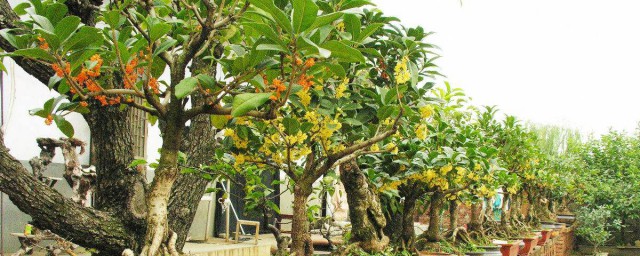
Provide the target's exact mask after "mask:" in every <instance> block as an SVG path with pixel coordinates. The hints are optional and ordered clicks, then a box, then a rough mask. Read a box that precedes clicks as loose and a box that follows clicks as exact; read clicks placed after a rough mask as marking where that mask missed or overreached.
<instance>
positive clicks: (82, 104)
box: [80, 101, 89, 107]
mask: <svg viewBox="0 0 640 256" xmlns="http://www.w3.org/2000/svg"><path fill="white" fill-rule="evenodd" d="M80 106H82V107H87V106H89V103H87V102H86V101H81V102H80Z"/></svg>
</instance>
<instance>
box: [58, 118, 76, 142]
mask: <svg viewBox="0 0 640 256" xmlns="http://www.w3.org/2000/svg"><path fill="white" fill-rule="evenodd" d="M53 120H54V121H55V122H56V126H58V129H60V131H61V132H62V133H64V135H65V136H67V137H69V138H73V133H74V131H73V126H72V125H71V123H69V121H67V120H66V119H64V117H62V116H59V115H54V116H53Z"/></svg>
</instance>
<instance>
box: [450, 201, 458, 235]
mask: <svg viewBox="0 0 640 256" xmlns="http://www.w3.org/2000/svg"><path fill="white" fill-rule="evenodd" d="M456 228H458V201H457V200H454V201H449V230H452V231H453V230H455V229H456Z"/></svg>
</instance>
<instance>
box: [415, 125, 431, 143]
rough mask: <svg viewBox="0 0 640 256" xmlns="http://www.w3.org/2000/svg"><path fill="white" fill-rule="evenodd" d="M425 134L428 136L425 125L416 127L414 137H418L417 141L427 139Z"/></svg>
mask: <svg viewBox="0 0 640 256" xmlns="http://www.w3.org/2000/svg"><path fill="white" fill-rule="evenodd" d="M427 134H428V130H427V126H426V125H425V124H419V125H418V126H417V127H416V137H418V139H421V140H425V139H427Z"/></svg>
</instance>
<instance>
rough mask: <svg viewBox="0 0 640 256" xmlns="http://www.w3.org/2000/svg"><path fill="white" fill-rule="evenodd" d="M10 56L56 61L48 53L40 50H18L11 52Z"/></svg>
mask: <svg viewBox="0 0 640 256" xmlns="http://www.w3.org/2000/svg"><path fill="white" fill-rule="evenodd" d="M11 54H12V55H16V56H22V57H27V58H33V59H39V60H44V61H48V62H54V61H56V59H55V58H54V57H53V56H51V54H49V52H47V51H45V50H43V49H40V48H29V49H20V50H16V51H14V52H12V53H11Z"/></svg>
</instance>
